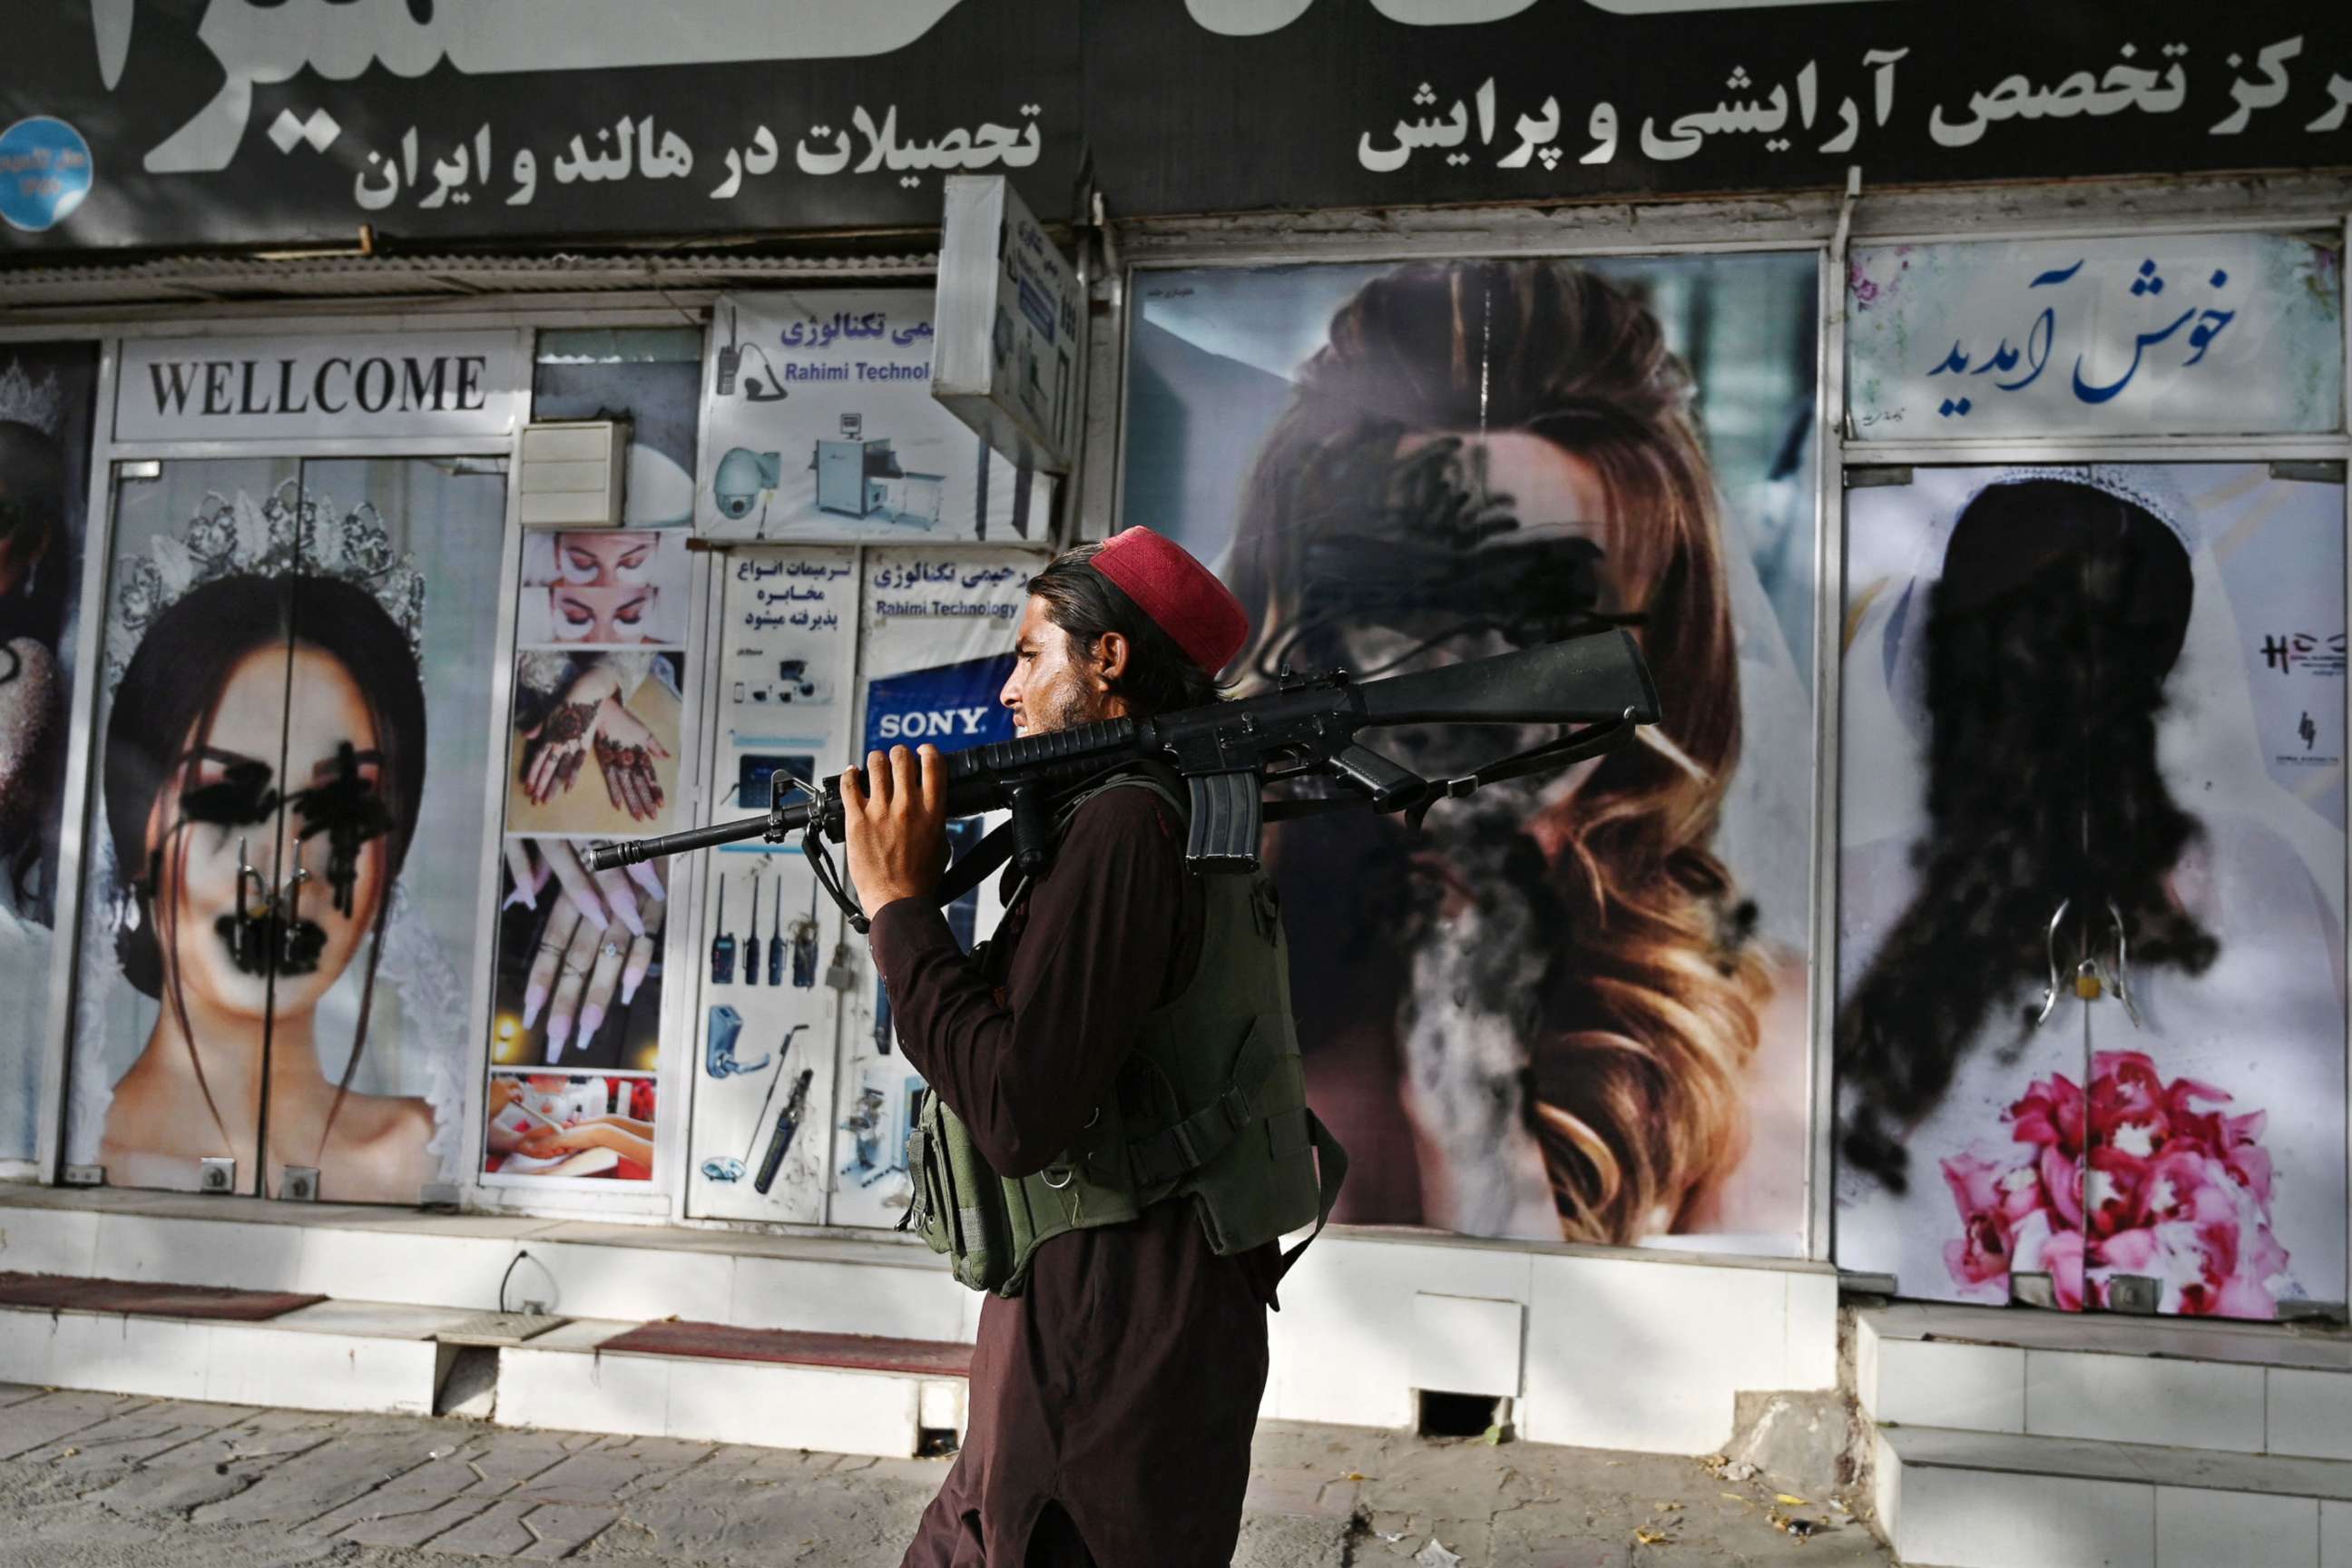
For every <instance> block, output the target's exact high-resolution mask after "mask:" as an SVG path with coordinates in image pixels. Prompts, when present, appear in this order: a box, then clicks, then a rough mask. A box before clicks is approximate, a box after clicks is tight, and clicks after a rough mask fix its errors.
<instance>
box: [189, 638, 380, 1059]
mask: <svg viewBox="0 0 2352 1568" xmlns="http://www.w3.org/2000/svg"><path fill="white" fill-rule="evenodd" d="M290 662H291V674H292V683H291V691H292V694H293V695H292V700H291V703H290V711H289V700H288V695H287V694H288V691H289V684H288V674H289V658H288V656H287V653H286V651H285V650H284V649H283V648H280V647H263V648H258V649H256V650H255V651H254V652H253V653H251V654H248V655H247V656H246V658H244V659H243V660H242V661H241V662H240V663H239V664H238V665H237V666H236V668H234V669H233V670H232V671H231V672H230V674H229V679H228V683H227V684H226V686H225V687H224V688H223V689H222V691H221V696H220V703H219V706H218V708H217V710H215V713H214V716H213V722H212V732H211V734H210V735H209V736H208V737H207V738H206V739H205V742H204V744H203V748H202V750H201V751H200V752H196V751H195V748H196V745H197V735H196V731H195V730H194V729H191V731H190V732H189V733H188V734H187V735H186V736H185V737H184V738H183V742H182V745H183V751H184V753H186V752H195V754H194V755H191V756H188V757H187V760H186V761H185V762H184V764H183V770H182V771H181V772H180V773H178V774H177V775H175V776H174V777H173V778H171V779H170V780H169V781H167V783H166V784H165V787H164V789H163V793H162V794H161V795H160V796H159V798H158V799H157V801H156V803H155V806H154V809H153V811H152V813H151V814H150V816H149V817H148V824H147V844H148V848H149V849H150V851H151V852H152V851H155V850H158V849H160V850H161V851H162V855H163V865H162V868H161V877H160V879H159V883H158V886H157V888H156V890H155V904H156V907H157V910H158V915H159V920H158V925H159V929H158V931H157V932H156V937H157V940H158V941H159V942H162V943H163V946H164V949H165V960H164V982H165V984H167V985H168V984H171V983H172V980H173V971H174V969H176V971H177V977H178V982H179V984H180V987H181V990H182V992H183V994H184V995H185V997H186V999H187V1002H188V1005H189V1006H190V1008H191V1009H192V1010H194V1009H196V1008H197V1007H199V1006H202V1007H203V1008H205V1010H208V1011H212V1012H215V1013H224V1014H227V1015H229V1016H236V1017H246V1018H255V1019H258V1018H260V1017H262V1016H264V1014H265V1013H267V1012H272V1011H274V1012H275V1013H276V1014H277V1015H278V1016H281V1017H283V1016H289V1015H291V1014H299V1013H303V1012H307V1011H309V1010H310V1009H311V1008H313V1007H316V1006H317V1005H318V1004H319V999H320V997H322V996H324V995H325V994H327V992H328V990H329V989H330V988H331V987H332V986H333V985H334V984H335V982H336V981H337V980H338V979H340V978H341V975H342V973H343V971H344V970H345V969H347V968H349V967H350V965H351V962H352V955H353V954H354V953H356V952H358V951H359V947H360V943H361V942H362V941H364V940H365V939H366V937H367V934H368V932H369V931H370V930H371V929H372V928H373V925H374V923H375V917H376V909H377V905H378V902H379V901H380V900H382V898H383V892H384V881H385V870H386V868H387V865H388V861H387V858H386V857H387V852H388V846H387V843H386V840H385V838H384V837H383V835H381V834H376V835H374V836H373V837H365V838H364V839H363V840H362V842H360V843H359V844H358V845H357V847H356V850H355V853H353V854H352V857H351V859H352V864H351V871H352V876H353V880H352V897H351V900H350V906H351V912H350V913H348V914H345V913H343V912H341V911H340V910H338V909H337V908H336V901H337V900H336V897H335V889H334V884H333V869H334V868H333V865H332V862H333V859H334V856H335V847H334V845H333V843H332V842H331V840H332V838H333V837H334V835H332V834H331V833H329V832H327V831H324V830H323V829H322V830H320V831H317V832H313V833H312V834H311V835H310V837H308V838H307V839H306V838H302V837H299V835H300V834H301V833H302V831H303V829H304V828H305V827H310V826H319V825H320V824H321V823H323V821H324V820H325V819H326V817H327V816H328V807H327V806H326V805H324V804H323V797H318V798H316V799H314V800H309V801H306V800H304V799H302V798H299V797H300V796H301V795H302V792H304V791H309V790H313V789H323V788H326V787H329V786H335V785H338V784H340V785H341V786H342V789H343V791H344V792H345V793H346V794H347V795H348V794H349V793H352V792H356V793H357V794H358V795H361V796H362V798H364V797H366V796H372V795H373V794H374V792H376V791H378V790H380V789H381V788H382V787H383V758H382V753H381V752H379V751H378V750H377V747H378V745H379V738H378V736H377V733H376V727H375V721H374V718H373V715H372V714H371V713H370V712H369V710H368V704H367V700H366V698H365V697H364V695H363V694H362V692H361V690H360V689H359V686H358V683H357V682H355V681H354V680H353V679H352V676H351V672H350V671H348V670H346V669H345V668H343V666H342V663H341V660H339V659H337V658H335V657H334V656H333V655H331V654H329V653H326V652H324V651H323V650H321V649H320V648H317V647H312V646H310V645H309V644H306V643H298V644H296V645H295V647H294V650H293V655H292V658H291V661H290ZM281 731H282V735H283V740H284V747H285V750H284V755H285V759H286V776H284V777H280V776H279V775H278V756H279V741H280V736H281ZM346 745H349V746H350V747H351V754H350V758H349V761H350V763H351V773H350V775H349V776H347V775H346V757H345V753H344V751H343V748H344V746H346ZM252 764H259V766H260V767H262V768H266V769H268V780H267V783H266V784H260V785H259V788H260V789H264V790H268V791H274V792H276V793H277V795H278V798H279V799H280V800H281V801H282V800H284V799H285V798H286V797H289V796H294V797H298V798H295V799H293V800H292V802H291V803H290V804H287V805H280V806H278V808H277V809H275V810H272V811H271V812H270V813H269V814H268V815H267V816H263V817H262V818H261V819H260V820H259V821H257V822H253V823H250V824H244V825H239V824H234V823H227V822H219V821H212V820H200V819H197V818H196V817H192V816H190V815H189V814H188V812H187V810H186V808H185V805H184V795H185V794H186V793H187V792H190V791H194V790H198V789H204V788H205V787H207V786H212V785H219V784H226V783H228V782H229V781H230V780H231V779H232V777H233V770H236V769H239V768H244V769H246V770H247V772H246V773H245V774H244V775H243V776H245V777H247V778H249V779H250V778H254V777H256V775H254V774H253V773H251V772H250V768H251V765H252ZM175 829H177V832H176V834H175V832H174V830H175ZM240 839H242V840H243V841H244V845H245V858H246V861H247V864H249V865H251V866H253V867H255V868H257V869H258V870H259V872H260V874H261V877H262V878H263V879H265V881H267V882H268V883H269V884H270V886H269V887H268V888H267V889H264V888H263V887H261V886H259V885H257V884H254V883H252V882H251V881H250V880H248V884H247V895H246V896H247V900H248V903H249V906H258V905H260V904H263V903H266V902H267V901H268V897H269V895H270V894H271V893H275V894H276V895H277V897H278V900H279V902H278V908H279V910H280V913H281V917H282V919H283V920H284V921H287V922H289V923H290V925H291V927H292V929H294V930H295V931H297V932H299V933H301V934H302V936H304V937H305V938H307V939H308V940H310V941H312V942H316V944H317V955H316V963H315V967H312V968H310V969H308V970H307V971H305V972H299V973H297V972H289V966H288V965H285V964H282V963H280V964H276V965H272V964H268V963H239V962H238V959H237V955H236V946H235V943H234V940H233V936H232V931H233V929H234V919H235V916H236V911H237V906H238V898H239V889H238V886H237V881H238V879H237V849H238V842H239V840H240ZM298 866H299V868H300V869H301V870H303V871H307V872H308V873H309V877H308V879H307V880H304V881H303V882H301V884H300V885H299V889H296V888H292V887H290V886H289V883H290V882H291V881H292V879H293V878H294V876H295V872H296V869H297V867H298ZM164 911H168V916H166V915H165V913H164ZM224 917H226V918H227V920H228V921H229V929H226V930H225V929H224V926H223V921H224ZM167 920H168V921H170V922H172V923H166V921H167ZM174 926H176V929H174ZM306 927H308V928H315V930H314V931H306V930H305V928H306ZM273 929H275V928H273ZM273 967H274V968H275V970H276V974H275V992H274V995H273V994H272V981H271V976H270V972H271V969H272V968H273ZM296 967H299V966H296Z"/></svg>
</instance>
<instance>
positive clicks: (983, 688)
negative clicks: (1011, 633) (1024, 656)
mask: <svg viewBox="0 0 2352 1568" xmlns="http://www.w3.org/2000/svg"><path fill="white" fill-rule="evenodd" d="M1012 674H1013V656H1012V655H1011V654H1009V653H1000V654H992V655H991V656H989V657H988V658H968V659H965V660H963V661H962V662H961V663H960V664H942V665H934V666H933V667H932V668H929V669H915V670H909V671H908V672H907V673H906V674H904V675H886V676H883V677H881V678H880V679H877V680H870V681H868V682H866V745H865V750H866V751H869V752H887V751H888V750H889V749H890V748H891V747H893V746H910V747H911V746H919V745H922V744H924V743H925V742H929V743H930V744H932V745H934V746H937V747H938V748H939V749H940V751H942V752H960V751H961V750H963V748H965V747H966V746H978V745H983V744H986V743H987V742H992V741H1009V740H1011V739H1013V710H1011V709H1009V708H1006V707H1005V706H1004V705H1003V703H1001V702H999V701H998V700H996V699H997V693H998V692H1000V691H1003V689H1004V682H1005V681H1006V679H1009V678H1010V677H1011V676H1012Z"/></svg>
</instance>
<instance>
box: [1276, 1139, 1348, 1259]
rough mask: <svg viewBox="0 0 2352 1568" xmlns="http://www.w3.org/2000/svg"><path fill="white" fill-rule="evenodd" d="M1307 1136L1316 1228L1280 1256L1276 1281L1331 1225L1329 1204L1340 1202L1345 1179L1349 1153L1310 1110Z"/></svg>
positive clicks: (1346, 1177)
mask: <svg viewBox="0 0 2352 1568" xmlns="http://www.w3.org/2000/svg"><path fill="white" fill-rule="evenodd" d="M1307 1138H1308V1139H1309V1140H1310V1141H1312V1142H1313V1143H1314V1145H1315V1184H1316V1187H1317V1193H1316V1208H1315V1228H1314V1229H1313V1230H1310V1231H1308V1232H1307V1239H1306V1240H1305V1241H1302V1242H1300V1243H1299V1244H1298V1245H1297V1246H1296V1247H1292V1248H1291V1249H1290V1250H1289V1251H1287V1252H1286V1253H1284V1254H1283V1255H1282V1261H1281V1262H1280V1263H1279V1264H1277V1265H1276V1267H1275V1270H1274V1277H1275V1279H1276V1280H1279V1279H1281V1278H1282V1277H1283V1276H1284V1275H1286V1274H1287V1273H1289V1272H1290V1266H1291V1265H1292V1264H1294V1263H1296V1262H1297V1261H1298V1255H1299V1254H1300V1253H1302V1252H1304V1251H1306V1250H1307V1248H1308V1247H1311V1246H1313V1245H1314V1243H1315V1238H1316V1237H1318V1236H1320V1235H1322V1234H1323V1227H1324V1226H1327V1225H1328V1224H1330V1223H1331V1205H1334V1204H1336V1203H1338V1202H1339V1184H1340V1183H1342V1182H1344V1181H1346V1180H1347V1179H1348V1152H1347V1151H1346V1150H1345V1149H1342V1148H1341V1147H1339V1140H1338V1139H1337V1138H1334V1137H1332V1136H1331V1130H1330V1129H1329V1128H1328V1127H1326V1126H1324V1125H1323V1119H1322V1118H1321V1117H1319V1116H1318V1115H1316V1114H1315V1113H1314V1112H1313V1111H1311V1110H1310V1111H1308V1112H1307Z"/></svg>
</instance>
